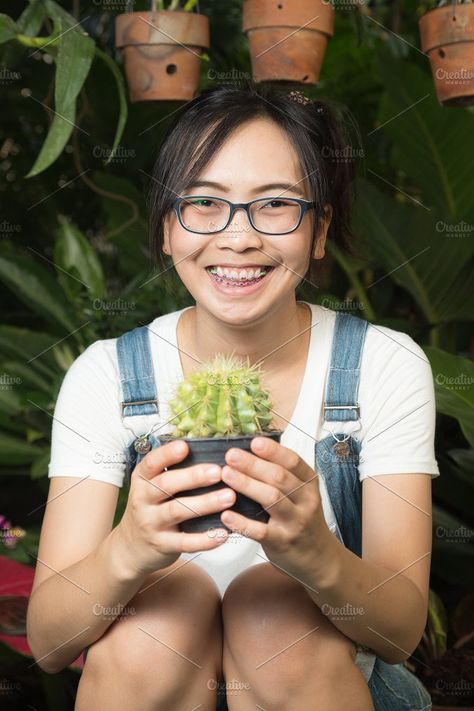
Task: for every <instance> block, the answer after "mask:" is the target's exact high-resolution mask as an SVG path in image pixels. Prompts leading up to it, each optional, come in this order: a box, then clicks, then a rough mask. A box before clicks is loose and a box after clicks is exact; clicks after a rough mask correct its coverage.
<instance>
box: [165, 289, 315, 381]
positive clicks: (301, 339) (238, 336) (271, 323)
mask: <svg viewBox="0 0 474 711" xmlns="http://www.w3.org/2000/svg"><path fill="white" fill-rule="evenodd" d="M310 327H311V311H310V308H309V307H308V306H306V304H302V303H301V302H297V301H296V300H293V301H288V302H285V303H284V304H281V305H277V306H276V308H275V309H274V310H273V311H272V312H271V314H266V315H265V317H262V318H261V319H260V320H258V321H257V322H256V321H253V322H252V324H235V323H229V322H226V321H223V320H222V319H219V318H216V317H215V316H214V314H211V313H209V311H207V310H206V309H205V308H203V307H201V306H199V304H197V305H196V306H195V307H194V308H192V309H188V310H187V311H186V312H185V313H184V314H183V316H182V317H181V318H180V319H179V322H178V345H179V346H180V357H181V363H182V366H183V371H185V373H186V372H189V371H192V370H197V369H199V368H200V367H201V363H203V362H206V361H209V360H212V359H213V357H214V356H215V354H216V353H224V354H226V355H230V354H231V353H234V355H236V356H238V357H241V358H243V359H244V360H246V359H247V356H248V357H249V361H250V364H251V365H252V364H253V363H257V362H259V361H263V362H262V370H263V371H264V372H265V373H267V374H268V376H267V378H268V377H272V376H275V374H276V373H280V372H282V371H284V372H286V371H287V370H289V369H292V368H293V367H295V364H296V363H298V364H299V363H300V361H301V358H302V356H303V355H304V354H306V352H307V344H308V343H309V338H310V335H311V334H310V330H311V328H310Z"/></svg>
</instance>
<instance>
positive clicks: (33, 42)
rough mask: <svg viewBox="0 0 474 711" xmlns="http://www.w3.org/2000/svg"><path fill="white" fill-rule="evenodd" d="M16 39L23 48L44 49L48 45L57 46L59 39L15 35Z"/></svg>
mask: <svg viewBox="0 0 474 711" xmlns="http://www.w3.org/2000/svg"><path fill="white" fill-rule="evenodd" d="M16 39H17V40H18V42H19V43H20V44H22V45H23V46H24V47H44V46H45V45H49V44H57V43H58V40H59V37H53V36H50V37H28V35H22V34H17V35H16Z"/></svg>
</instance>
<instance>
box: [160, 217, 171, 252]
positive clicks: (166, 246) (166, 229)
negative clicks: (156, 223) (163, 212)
mask: <svg viewBox="0 0 474 711" xmlns="http://www.w3.org/2000/svg"><path fill="white" fill-rule="evenodd" d="M161 250H162V252H164V253H165V254H171V245H170V216H169V215H167V216H166V217H165V219H164V221H163V246H162V248H161Z"/></svg>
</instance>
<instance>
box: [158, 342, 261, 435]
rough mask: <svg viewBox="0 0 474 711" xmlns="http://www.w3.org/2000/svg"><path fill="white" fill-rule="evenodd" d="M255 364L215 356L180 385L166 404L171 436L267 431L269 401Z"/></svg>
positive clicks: (242, 433) (228, 357)
mask: <svg viewBox="0 0 474 711" xmlns="http://www.w3.org/2000/svg"><path fill="white" fill-rule="evenodd" d="M261 374H262V371H261V370H260V369H259V368H258V365H257V364H254V365H252V366H251V365H250V364H249V358H248V356H247V363H244V361H242V360H241V359H240V358H238V357H236V356H234V355H233V354H232V355H230V356H228V355H224V354H221V353H219V354H218V355H216V356H215V358H214V359H213V360H212V361H210V362H209V363H204V364H203V367H202V368H201V369H200V370H198V371H195V372H193V373H191V374H190V376H189V377H188V378H187V379H186V380H183V381H182V382H180V383H179V384H178V386H177V388H176V393H175V396H174V398H173V399H172V400H170V401H169V407H170V410H171V412H172V413H173V415H175V417H172V418H171V419H170V423H171V424H172V425H174V426H175V430H174V432H173V433H172V434H173V436H175V437H189V438H199V437H229V436H235V435H254V434H258V433H259V432H264V431H265V432H268V431H269V429H268V425H269V424H270V422H271V419H272V416H271V402H270V400H269V397H268V392H267V391H266V390H264V389H263V388H262V385H261V383H260V375H261Z"/></svg>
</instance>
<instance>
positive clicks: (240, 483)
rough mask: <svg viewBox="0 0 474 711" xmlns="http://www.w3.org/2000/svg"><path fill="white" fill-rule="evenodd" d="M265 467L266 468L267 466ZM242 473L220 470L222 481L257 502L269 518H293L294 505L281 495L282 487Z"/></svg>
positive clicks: (225, 468) (234, 470) (226, 468)
mask: <svg viewBox="0 0 474 711" xmlns="http://www.w3.org/2000/svg"><path fill="white" fill-rule="evenodd" d="M265 464H266V463H265ZM266 466H267V467H268V464H266ZM242 471H243V470H242ZM242 471H237V470H236V469H231V468H230V467H227V466H226V467H224V468H223V470H222V480H223V481H224V482H225V483H226V484H228V485H229V486H231V487H232V488H233V489H235V490H236V491H238V492H239V493H241V494H244V496H248V498H249V499H253V500H254V501H257V502H258V503H259V504H261V505H262V506H263V508H264V509H265V511H266V512H267V513H268V514H269V515H270V516H280V517H281V518H285V519H287V520H291V519H292V518H293V516H294V504H293V502H292V501H291V499H290V497H289V496H287V495H286V494H284V493H282V487H280V486H278V488H277V486H276V485H275V486H270V485H269V484H265V483H263V482H262V481H258V479H256V478H254V475H252V476H247V474H244V473H242ZM300 486H301V482H300Z"/></svg>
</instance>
